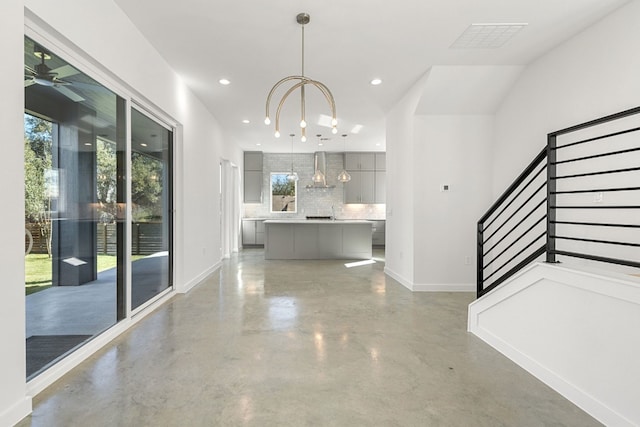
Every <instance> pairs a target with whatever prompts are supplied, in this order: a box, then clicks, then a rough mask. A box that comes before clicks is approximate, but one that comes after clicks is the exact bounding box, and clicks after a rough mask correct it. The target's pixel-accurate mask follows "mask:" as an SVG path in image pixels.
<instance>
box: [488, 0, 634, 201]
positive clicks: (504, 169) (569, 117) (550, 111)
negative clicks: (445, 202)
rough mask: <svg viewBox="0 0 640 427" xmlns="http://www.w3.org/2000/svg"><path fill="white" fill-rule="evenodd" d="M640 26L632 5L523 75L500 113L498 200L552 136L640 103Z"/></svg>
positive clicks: (496, 175)
mask: <svg viewBox="0 0 640 427" xmlns="http://www.w3.org/2000/svg"><path fill="white" fill-rule="evenodd" d="M639 22H640V2H639V1H631V2H629V3H628V4H627V5H625V6H623V7H621V8H620V9H618V10H616V11H614V12H613V13H611V14H610V15H609V16H607V17H605V18H604V19H602V20H601V21H599V22H597V23H595V24H594V25H592V26H590V27H589V28H587V29H586V30H585V31H583V32H582V33H579V34H577V35H576V36H574V37H573V38H571V39H569V40H568V41H566V42H565V43H563V44H561V45H559V46H558V47H557V48H555V49H554V50H551V51H550V52H548V53H546V54H544V55H543V56H541V57H540V58H538V59H537V60H536V61H534V62H533V63H531V64H530V65H529V66H528V67H527V68H526V69H525V70H524V72H523V73H522V74H521V75H520V78H519V79H518V81H517V82H516V83H515V84H514V86H513V88H512V90H511V91H510V92H509V94H508V95H507V97H506V98H505V100H504V102H503V103H502V105H501V106H500V109H499V110H498V112H497V114H496V142H495V148H494V154H493V157H494V159H495V167H494V172H493V192H494V196H495V197H497V196H499V195H500V194H501V193H502V191H504V190H505V189H506V188H507V186H508V185H509V184H510V183H511V182H512V181H513V180H514V179H515V178H516V177H517V176H518V174H519V173H520V172H521V171H522V170H523V169H524V168H525V167H526V165H527V164H529V162H530V161H531V160H533V158H534V157H535V156H536V154H537V153H538V152H539V151H540V150H541V149H542V147H543V146H545V145H546V143H547V140H546V137H547V134H548V133H550V132H554V131H557V130H560V129H564V128H567V127H569V126H573V125H576V124H579V123H583V122H586V121H589V120H593V119H596V118H598V117H602V116H606V115H609V114H613V113H617V112H619V111H624V110H627V109H629V108H633V107H636V106H638V105H640V97H638V94H639V93H640V79H639V78H638V76H639V75H640V56H639V55H638V54H637V53H638V51H640V25H638V23H639Z"/></svg>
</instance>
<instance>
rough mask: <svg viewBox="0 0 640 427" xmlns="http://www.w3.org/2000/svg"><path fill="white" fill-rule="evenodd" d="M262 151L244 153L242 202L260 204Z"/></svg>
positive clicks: (261, 192) (261, 194)
mask: <svg viewBox="0 0 640 427" xmlns="http://www.w3.org/2000/svg"><path fill="white" fill-rule="evenodd" d="M262 174H263V172H262V151H245V153H244V202H245V203H262V197H263V191H262V176H263V175H262Z"/></svg>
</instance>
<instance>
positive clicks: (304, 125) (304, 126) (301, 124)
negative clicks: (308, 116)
mask: <svg viewBox="0 0 640 427" xmlns="http://www.w3.org/2000/svg"><path fill="white" fill-rule="evenodd" d="M300 127H301V128H302V129H304V128H306V127H307V122H305V121H304V119H302V120H301V121H300Z"/></svg>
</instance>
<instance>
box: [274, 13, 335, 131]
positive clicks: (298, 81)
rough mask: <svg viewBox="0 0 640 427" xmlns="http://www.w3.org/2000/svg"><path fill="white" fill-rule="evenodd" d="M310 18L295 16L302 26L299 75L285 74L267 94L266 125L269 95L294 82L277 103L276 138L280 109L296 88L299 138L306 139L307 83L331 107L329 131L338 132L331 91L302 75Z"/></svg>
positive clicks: (302, 14)
mask: <svg viewBox="0 0 640 427" xmlns="http://www.w3.org/2000/svg"><path fill="white" fill-rule="evenodd" d="M310 20H311V17H310V16H309V14H308V13H299V14H298V15H297V16H296V21H297V22H298V24H300V27H301V28H302V70H301V73H300V75H299V76H287V77H285V78H283V79H282V80H280V81H279V82H278V83H276V84H275V85H273V87H272V88H271V90H270V91H269V95H268V96H267V103H266V108H265V110H266V117H265V119H264V123H265V124H266V125H269V124H271V118H270V115H269V106H270V104H271V97H272V96H273V94H274V92H275V91H276V90H277V89H278V88H279V87H280V86H281V85H283V84H284V83H287V82H294V84H293V86H291V87H290V88H289V89H288V90H287V91H286V92H285V94H284V95H283V96H282V98H281V99H280V102H279V103H278V108H277V110H276V118H275V128H276V129H275V137H276V138H279V137H280V112H281V111H282V106H283V105H284V103H285V101H286V100H287V98H288V97H289V95H291V93H293V92H294V91H295V90H296V89H300V130H301V135H302V137H301V140H302V142H305V141H306V140H307V135H306V127H307V120H306V115H305V86H307V85H311V86H313V87H315V88H316V89H318V90H319V91H320V92H321V93H322V94H323V95H324V97H325V99H326V100H327V103H328V104H329V107H330V108H331V128H332V129H331V132H332V133H334V134H336V133H338V129H337V128H336V126H337V124H338V120H337V118H336V102H335V100H334V99H333V95H332V94H331V91H330V90H329V88H328V87H327V86H326V85H324V84H323V83H321V82H319V81H317V80H313V79H311V78H309V77H307V76H305V75H304V26H305V25H306V24H308V23H309V21H310Z"/></svg>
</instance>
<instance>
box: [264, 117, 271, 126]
mask: <svg viewBox="0 0 640 427" xmlns="http://www.w3.org/2000/svg"><path fill="white" fill-rule="evenodd" d="M264 124H265V125H270V124H271V119H270V118H269V116H267V117H265V118H264Z"/></svg>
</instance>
